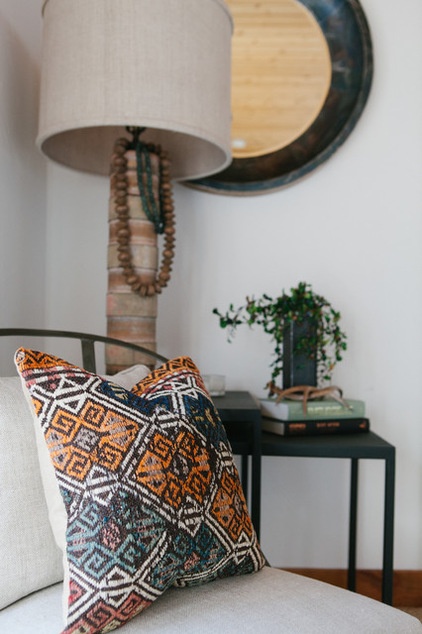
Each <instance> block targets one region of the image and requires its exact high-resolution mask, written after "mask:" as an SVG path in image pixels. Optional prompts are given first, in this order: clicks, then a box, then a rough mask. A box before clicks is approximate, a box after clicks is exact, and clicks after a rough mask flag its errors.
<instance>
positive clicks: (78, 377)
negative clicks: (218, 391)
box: [16, 348, 265, 634]
mask: <svg viewBox="0 0 422 634" xmlns="http://www.w3.org/2000/svg"><path fill="white" fill-rule="evenodd" d="M16 365H17V368H18V371H19V372H20V374H21V376H22V379H23V382H24V383H25V384H26V387H27V389H28V390H29V392H30V395H31V399H32V403H33V405H34V408H35V410H36V412H37V415H38V417H39V420H40V423H41V425H42V428H43V431H44V436H45V439H46V443H47V446H48V449H49V452H50V457H51V460H52V462H53V464H54V467H55V473H56V476H57V479H58V482H59V486H60V490H61V493H62V496H63V499H64V502H65V506H66V512H67V534H66V538H67V558H68V564H69V572H70V588H69V590H70V593H69V610H68V617H67V625H66V628H65V630H64V632H63V634H80V633H83V634H94V633H96V632H98V633H101V632H109V631H111V630H112V629H115V628H117V627H119V626H120V625H122V624H123V623H125V622H126V621H128V620H129V619H131V618H133V617H134V616H135V615H136V614H138V613H139V612H141V611H142V610H143V609H145V608H146V607H148V606H149V605H150V604H151V603H152V601H154V600H155V599H156V598H158V597H159V596H160V595H161V594H162V593H163V592H164V591H165V590H166V589H167V588H168V587H169V586H171V585H185V584H189V585H190V584H195V583H201V582H205V581H211V580H213V579H215V578H217V577H225V576H229V575H236V574H244V573H250V572H254V571H256V570H259V569H260V568H261V567H262V566H263V565H264V561H265V560H264V557H263V555H262V552H261V550H260V547H259V545H258V542H257V539H256V535H255V532H254V530H253V527H252V524H251V521H250V518H249V515H248V512H247V508H246V503H245V499H244V496H243V493H242V489H241V486H240V482H239V477H238V474H237V471H236V467H235V465H234V463H233V457H232V453H231V450H230V446H229V443H228V441H227V437H226V434H225V431H224V428H223V425H222V424H221V421H220V420H219V417H218V414H217V412H216V410H215V408H214V406H213V404H212V402H211V401H210V399H209V397H208V394H207V392H206V390H205V388H204V385H203V382H202V379H201V376H200V374H199V372H198V370H197V368H196V366H195V365H194V363H193V362H192V361H191V360H190V359H188V358H180V359H176V360H174V361H172V362H169V363H167V364H165V365H164V366H162V367H161V368H159V369H158V370H155V371H153V372H152V373H151V374H150V375H149V376H148V377H147V378H146V379H144V380H143V381H142V382H141V383H139V384H138V385H137V386H135V388H133V391H131V392H129V391H127V390H125V389H123V388H120V387H118V386H117V385H115V384H114V383H112V382H108V381H106V380H104V379H102V378H101V377H99V376H97V375H94V374H90V373H88V372H86V371H84V370H82V369H80V368H78V367H76V366H73V365H71V364H69V363H67V362H65V361H63V360H61V359H58V358H56V357H53V356H50V355H47V354H44V353H41V352H36V351H30V350H25V349H23V348H21V349H19V350H18V351H17V353H16ZM135 392H136V393H135Z"/></svg>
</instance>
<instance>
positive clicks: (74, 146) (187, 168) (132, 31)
mask: <svg viewBox="0 0 422 634" xmlns="http://www.w3.org/2000/svg"><path fill="white" fill-rule="evenodd" d="M42 11H43V54H42V68H41V95H40V118H39V132H38V137H37V145H38V147H39V148H40V150H41V151H42V153H43V154H45V155H46V156H47V157H48V158H50V159H52V160H54V161H56V162H58V163H61V164H62V165H65V166H67V167H70V168H74V169H77V170H81V171H84V172H90V173H94V174H106V175H110V211H109V220H110V240H109V253H108V272H109V278H108V280H109V281H108V284H109V286H108V297H107V330H108V332H107V334H108V335H109V336H111V337H113V336H115V337H118V338H122V339H126V340H130V341H134V342H136V343H139V344H141V345H146V347H149V348H155V320H156V316H157V308H156V307H157V298H156V294H157V293H159V292H160V291H161V289H162V288H163V287H164V286H166V284H167V283H168V280H169V278H170V271H171V264H172V259H173V254H174V241H175V236H174V210H173V202H172V194H171V186H170V180H172V179H174V180H187V179H189V180H190V179H195V178H201V177H204V176H206V175H210V174H213V173H216V172H219V171H221V170H222V169H224V168H225V167H227V165H228V164H229V163H230V161H231V151H230V131H231V111H230V83H231V73H230V71H231V36H232V29H233V25H232V20H231V16H230V13H229V11H228V8H227V6H226V4H225V2H224V1H223V0H45V2H44V4H43V8H42ZM157 233H163V235H164V238H163V254H162V263H161V267H160V270H158V247H157ZM128 353H129V351H128ZM110 355H111V357H112V356H113V351H110ZM110 355H109V356H110ZM132 361H133V358H131V359H129V358H125V359H115V360H111V361H110V359H109V360H108V361H107V364H108V366H109V367H108V370H109V371H117V370H119V369H121V367H122V366H127V365H129V364H131V363H132Z"/></svg>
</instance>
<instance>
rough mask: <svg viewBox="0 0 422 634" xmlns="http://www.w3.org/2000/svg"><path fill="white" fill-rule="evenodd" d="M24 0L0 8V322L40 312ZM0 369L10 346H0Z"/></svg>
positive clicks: (32, 89)
mask: <svg viewBox="0 0 422 634" xmlns="http://www.w3.org/2000/svg"><path fill="white" fill-rule="evenodd" d="M27 8H28V2H27V1H26V0H2V2H1V6H0V184H1V203H0V324H1V326H2V327H8V326H13V325H18V324H19V323H20V322H22V320H23V319H25V320H26V321H27V322H30V321H31V320H33V321H35V322H37V323H42V321H43V320H44V315H45V266H46V260H45V245H46V239H45V236H46V222H45V210H46V204H45V191H46V179H45V172H46V170H45V161H43V159H42V157H41V156H40V155H39V153H38V152H37V150H36V149H35V146H34V138H35V135H36V130H37V111H38V75H39V71H38V64H39V42H40V26H41V18H40V16H39V15H38V14H36V15H35V14H32V12H31V10H30V11H26V9H27ZM1 346H2V347H1V351H2V352H4V354H2V355H1V357H0V368H1V371H6V370H7V371H9V370H8V368H10V367H11V365H10V363H8V362H7V361H6V358H7V357H10V351H11V348H10V347H9V346H6V344H4V343H3V344H1Z"/></svg>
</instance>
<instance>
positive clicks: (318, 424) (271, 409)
mask: <svg viewBox="0 0 422 634" xmlns="http://www.w3.org/2000/svg"><path fill="white" fill-rule="evenodd" d="M345 402H346V404H347V407H345V406H344V405H342V404H341V403H340V402H338V401H335V400H332V399H321V400H315V401H308V403H307V407H306V414H305V413H304V409H303V402H302V401H293V400H287V399H285V400H283V401H281V402H280V403H277V402H276V399H275V398H264V399H261V412H262V416H263V420H262V429H263V430H264V431H269V432H272V433H274V434H279V435H281V436H315V435H319V434H353V433H358V432H368V431H369V419H368V418H366V417H365V403H364V401H359V400H355V399H345Z"/></svg>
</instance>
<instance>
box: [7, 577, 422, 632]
mask: <svg viewBox="0 0 422 634" xmlns="http://www.w3.org/2000/svg"><path fill="white" fill-rule="evenodd" d="M60 597H61V584H59V585H57V586H53V587H52V588H47V589H46V590H42V591H41V592H39V593H37V594H35V595H33V596H30V597H27V598H26V599H23V600H22V601H20V602H19V603H17V604H15V605H12V606H10V607H9V608H7V609H6V610H4V611H3V612H0V631H1V632H13V634H28V632H36V633H37V634H57V632H59V631H60V629H61V627H62V622H61V611H60ZM216 632H219V633H221V634H237V633H238V632H242V634H421V632H422V625H421V623H420V622H419V621H418V620H417V619H415V618H414V617H412V616H409V615H408V614H406V613H404V612H401V611H399V610H396V609H395V608H391V607H389V606H386V605H384V604H383V603H379V602H378V601H374V600H372V599H368V598H366V597H363V596H361V595H358V594H353V593H351V592H348V591H347V590H340V589H339V588H335V587H334V586H330V585H328V584H325V583H321V582H319V581H314V580H312V579H307V578H305V577H301V576H299V575H294V574H291V573H288V572H285V571H282V570H275V569H272V568H264V569H263V570H261V571H260V572H257V573H256V574H254V575H246V576H243V577H230V578H227V579H218V580H217V581H213V582H211V583H208V584H204V585H202V586H196V587H191V588H171V589H170V590H168V591H167V592H166V593H165V594H164V595H162V596H161V597H160V598H159V599H157V601H155V602H154V603H153V604H152V605H151V607H149V608H148V610H145V612H142V614H140V615H139V616H138V617H136V618H134V619H133V620H132V621H130V622H129V623H127V624H126V625H125V626H124V627H123V628H122V634H215V633H216Z"/></svg>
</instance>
